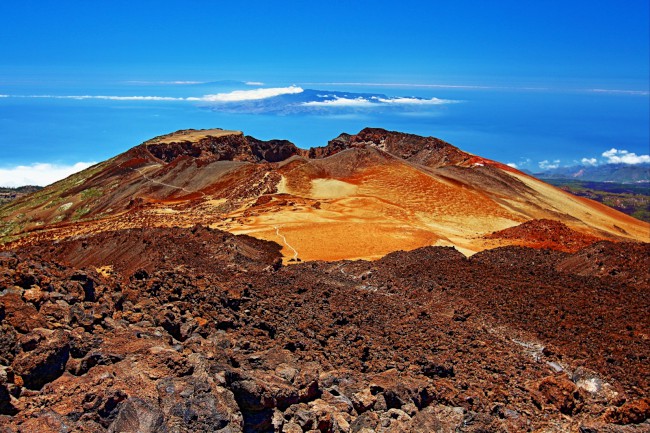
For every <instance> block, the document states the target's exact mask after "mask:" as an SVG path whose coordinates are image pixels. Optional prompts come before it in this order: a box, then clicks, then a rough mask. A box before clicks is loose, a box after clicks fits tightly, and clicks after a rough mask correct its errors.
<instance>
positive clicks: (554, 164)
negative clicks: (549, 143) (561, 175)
mask: <svg viewBox="0 0 650 433" xmlns="http://www.w3.org/2000/svg"><path fill="white" fill-rule="evenodd" d="M538 165H539V168H541V169H542V170H553V169H555V168H558V167H559V166H560V160H559V159H556V160H554V161H549V160H548V159H545V160H544V161H540V162H538Z"/></svg>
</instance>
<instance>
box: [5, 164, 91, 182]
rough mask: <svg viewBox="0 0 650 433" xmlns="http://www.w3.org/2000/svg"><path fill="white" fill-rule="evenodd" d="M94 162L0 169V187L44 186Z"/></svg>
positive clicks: (32, 165)
mask: <svg viewBox="0 0 650 433" xmlns="http://www.w3.org/2000/svg"><path fill="white" fill-rule="evenodd" d="M94 164H96V163H95V162H77V163H76V164H73V165H62V164H50V163H41V162H37V163H34V164H31V165H18V166H16V167H10V168H0V186H7V187H17V186H23V185H39V186H45V185H49V184H51V183H54V182H56V181H57V180H61V179H64V178H66V177H68V176H70V175H71V174H73V173H76V172H78V171H81V170H84V169H86V168H88V167H90V166H91V165H94Z"/></svg>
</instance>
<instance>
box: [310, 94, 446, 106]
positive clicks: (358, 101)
mask: <svg viewBox="0 0 650 433" xmlns="http://www.w3.org/2000/svg"><path fill="white" fill-rule="evenodd" d="M317 96H319V97H321V98H327V97H330V95H317ZM333 97H334V99H327V100H324V101H308V102H303V103H302V104H300V105H302V106H305V107H381V106H382V105H440V104H449V103H454V102H458V101H452V100H448V99H439V98H431V99H419V98H405V97H396V98H380V97H378V96H371V97H370V99H366V98H364V97H362V96H359V97H357V98H345V97H340V96H335V95H334V96H333Z"/></svg>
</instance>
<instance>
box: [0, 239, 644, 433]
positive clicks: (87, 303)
mask: <svg viewBox="0 0 650 433" xmlns="http://www.w3.org/2000/svg"><path fill="white" fill-rule="evenodd" d="M649 257H650V245H649V244H631V243H610V242H601V243H597V244H594V245H592V246H590V247H587V248H586V249H583V250H580V251H579V252H577V253H573V254H570V253H565V252H559V251H552V250H536V249H531V248H525V247H505V248H498V249H495V250H489V251H484V252H481V253H478V254H476V255H474V256H472V257H471V258H469V259H468V258H465V257H464V256H463V255H462V254H460V253H459V252H458V251H456V250H454V249H453V248H448V247H447V248H443V247H427V248H421V249H418V250H414V251H410V252H396V253H392V254H389V255H388V256H386V257H384V258H383V259H380V260H377V261H374V262H366V261H355V262H352V261H341V262H330V263H326V262H309V263H301V264H297V265H292V266H280V265H279V260H280V254H279V246H278V245H275V244H273V243H270V242H263V241H258V240H254V239H252V238H249V237H241V236H233V235H231V234H228V233H225V232H220V231H217V230H210V229H206V228H203V227H195V228H194V229H178V228H172V229H138V230H128V231H122V232H115V233H104V234H101V235H96V236H85V237H78V238H76V239H69V240H67V241H64V242H43V243H41V244H38V245H34V246H32V247H30V248H29V249H23V250H19V251H15V252H10V251H7V252H3V253H0V333H1V334H2V338H0V413H1V414H3V415H0V431H3V432H18V431H85V432H105V431H110V432H118V431H120V432H154V431H156V432H158V431H178V432H185V431H187V432H190V431H192V432H194V431H202V432H208V431H210V432H212V431H222V432H238V431H246V432H272V431H280V432H303V431H304V432H309V431H311V432H369V431H370V432H372V431H377V432H433V431H444V432H447V431H461V432H479V431H480V432H493V431H495V432H521V431H531V432H532V431H544V432H581V433H584V432H642V431H648V429H649V428H650V421H648V420H647V418H648V416H649V415H650V404H649V403H650V400H649V398H650V395H649V394H648V389H650V369H649V368H648V359H650V345H648V339H649V338H650V335H649V334H648V329H650V316H649V315H648V314H647V312H648V311H650V272H649V271H648V269H649V268H650V267H649V266H647V265H648V263H647V262H648V260H650V259H649ZM96 268H98V269H96ZM585 270H586V271H585ZM594 270H599V271H598V272H594ZM100 271H101V272H100Z"/></svg>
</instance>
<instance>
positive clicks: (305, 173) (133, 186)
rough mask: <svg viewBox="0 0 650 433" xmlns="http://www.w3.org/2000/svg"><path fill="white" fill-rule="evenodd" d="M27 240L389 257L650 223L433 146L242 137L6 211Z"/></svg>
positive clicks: (375, 133) (368, 136) (115, 162)
mask: <svg viewBox="0 0 650 433" xmlns="http://www.w3.org/2000/svg"><path fill="white" fill-rule="evenodd" d="M0 218H1V221H2V223H0V224H1V225H0V235H1V236H4V240H5V241H15V242H18V243H19V244H29V243H32V242H35V241H38V240H45V239H62V238H66V237H70V236H74V235H78V234H83V233H96V232H103V231H110V230H118V229H123V228H138V227H170V226H184V227H187V226H192V225H194V224H197V223H200V224H203V225H207V226H211V227H215V228H221V229H224V230H227V231H230V232H231V233H235V234H249V235H251V236H253V237H257V238H260V239H266V240H271V241H274V242H278V243H279V244H280V245H282V247H283V250H282V252H283V254H284V256H285V259H286V260H290V259H298V258H300V259H302V260H316V259H324V260H338V259H352V258H379V257H381V256H383V255H385V254H387V253H389V252H391V251H395V250H411V249H414V248H418V247H421V246H427V245H447V246H455V247H457V248H458V249H460V250H461V251H463V252H464V253H466V254H471V253H474V252H477V251H481V250H484V249H487V248H492V247H495V246H501V245H510V244H513V243H515V244H520V243H521V242H519V241H517V242H515V241H513V240H512V239H509V238H507V237H506V238H503V237H502V238H488V237H486V236H485V235H487V234H490V233H492V232H495V231H499V230H503V229H506V228H509V227H512V226H515V225H518V224H521V223H524V222H526V221H530V220H534V219H550V220H556V221H560V222H562V223H564V224H566V225H567V226H568V227H569V228H571V229H572V230H575V231H577V232H579V233H582V234H584V235H586V236H593V237H596V238H598V239H612V240H635V241H645V242H647V241H650V225H648V224H646V223H643V222H640V221H638V220H636V219H634V218H631V217H629V216H627V215H624V214H622V213H619V212H616V211H614V210H612V209H610V208H607V207H605V206H603V205H600V204H598V203H596V202H593V201H590V200H586V199H581V198H578V197H575V196H572V195H570V194H568V193H566V192H563V191H561V190H559V189H557V188H555V187H552V186H550V185H548V184H545V183H543V182H541V181H539V180H537V179H535V178H532V177H530V176H527V175H525V174H523V173H521V172H519V171H517V170H514V169H512V168H510V167H507V166H505V165H503V164H501V163H498V162H495V161H491V160H487V159H484V158H481V157H478V156H474V155H470V154H468V153H466V152H463V151H461V150H460V149H458V148H456V147H454V146H452V145H451V144H449V143H445V142H444V141H442V140H438V139H435V138H432V137H419V136H416V135H412V134H403V133H399V132H390V131H385V130H382V129H376V128H368V129H364V130H363V131H361V132H360V133H359V134H356V135H348V134H342V135H340V136H339V137H337V138H336V139H334V140H332V141H330V142H329V144H328V145H327V146H325V147H321V148H313V149H310V150H302V149H298V148H297V147H296V146H294V145H293V144H292V143H290V142H288V141H283V140H271V141H261V140H257V139H255V138H252V137H246V136H244V135H243V134H242V133H241V132H238V131H225V130H216V129H215V130H200V131H197V130H186V131H178V132H176V133H173V134H169V135H165V136H161V137H157V138H154V139H152V140H149V141H147V142H145V143H143V144H141V145H139V146H137V147H134V148H132V149H130V150H129V151H127V152H125V153H123V154H121V155H118V156H116V157H114V158H112V159H110V160H108V161H105V162H103V163H100V164H98V165H96V166H94V167H91V168H89V169H88V170H85V171H83V172H81V173H77V174H75V175H73V176H71V177H69V178H67V179H65V180H63V181H60V182H57V183H55V184H53V185H51V186H49V187H47V188H45V189H44V190H42V191H39V192H38V193H35V194H32V195H30V196H28V197H24V198H22V199H20V200H17V201H15V202H13V203H10V204H9V205H7V206H5V207H3V208H0Z"/></svg>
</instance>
